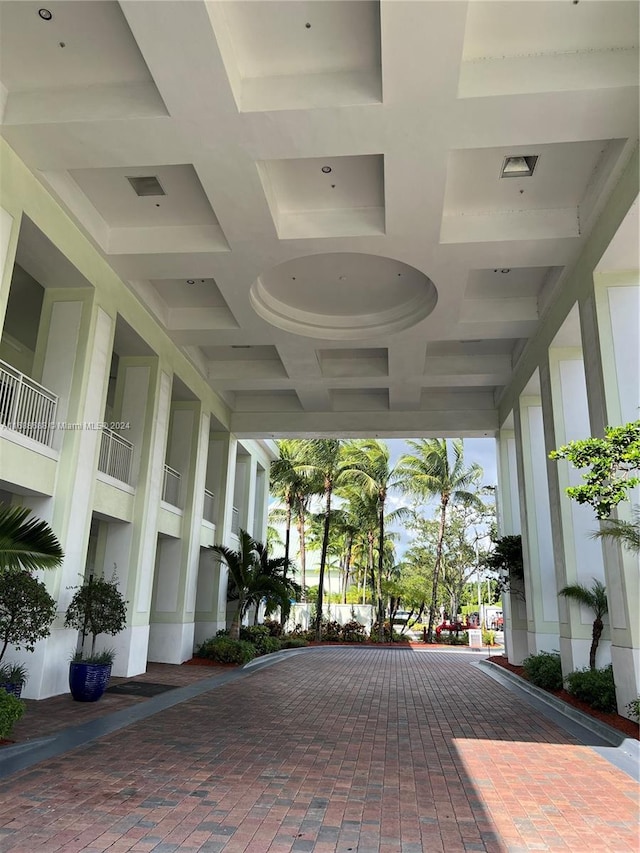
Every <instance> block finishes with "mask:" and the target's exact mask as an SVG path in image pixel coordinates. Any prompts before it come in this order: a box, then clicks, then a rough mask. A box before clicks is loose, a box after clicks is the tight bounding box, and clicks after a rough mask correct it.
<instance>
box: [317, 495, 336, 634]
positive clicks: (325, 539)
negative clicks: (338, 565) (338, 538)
mask: <svg viewBox="0 0 640 853" xmlns="http://www.w3.org/2000/svg"><path fill="white" fill-rule="evenodd" d="M324 488H325V492H324V494H325V508H324V533H323V534H322V551H321V553H320V576H319V577H318V604H317V613H316V640H318V641H320V640H321V639H322V601H323V595H324V589H323V587H324V567H325V564H326V562H327V551H328V550H329V527H330V525H331V492H332V489H333V483H332V482H331V481H330V480H326V481H325V484H324Z"/></svg>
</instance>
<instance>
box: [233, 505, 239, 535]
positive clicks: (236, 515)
mask: <svg viewBox="0 0 640 853" xmlns="http://www.w3.org/2000/svg"><path fill="white" fill-rule="evenodd" d="M231 532H232V533H233V535H234V536H238V534H239V533H240V511H239V510H238V508H237V507H235V506H234V507H232V508H231Z"/></svg>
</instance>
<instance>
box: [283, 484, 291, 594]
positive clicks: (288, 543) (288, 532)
mask: <svg viewBox="0 0 640 853" xmlns="http://www.w3.org/2000/svg"><path fill="white" fill-rule="evenodd" d="M290 547H291V500H288V501H287V517H286V521H285V529H284V569H283V573H282V574H283V580H286V579H287V571H288V569H289V549H290Z"/></svg>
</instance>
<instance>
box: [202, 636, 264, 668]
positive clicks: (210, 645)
mask: <svg viewBox="0 0 640 853" xmlns="http://www.w3.org/2000/svg"><path fill="white" fill-rule="evenodd" d="M196 655H197V656H198V657H200V658H207V659H208V660H215V661H217V662H218V663H235V664H243V663H248V662H249V661H250V660H253V659H254V657H256V649H255V646H253V645H252V644H251V643H247V642H246V641H245V640H232V639H231V637H212V638H211V639H210V640H205V641H204V643H203V644H202V645H201V646H200V648H199V649H198V650H197V651H196Z"/></svg>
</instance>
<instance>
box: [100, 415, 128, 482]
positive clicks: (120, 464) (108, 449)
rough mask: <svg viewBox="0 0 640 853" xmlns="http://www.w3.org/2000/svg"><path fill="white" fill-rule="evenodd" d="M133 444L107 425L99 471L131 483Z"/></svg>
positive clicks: (101, 448) (101, 449)
mask: <svg viewBox="0 0 640 853" xmlns="http://www.w3.org/2000/svg"><path fill="white" fill-rule="evenodd" d="M132 455H133V444H131V442H130V441H127V439H126V438H123V437H122V436H121V435H118V433H117V432H114V431H113V430H112V429H107V428H106V427H105V428H103V430H102V441H101V443H100V456H99V457H98V471H102V473H103V474H108V475H109V477H113V478H114V479H115V480H120V481H121V482H123V483H127V484H129V480H130V477H131V457H132Z"/></svg>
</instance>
